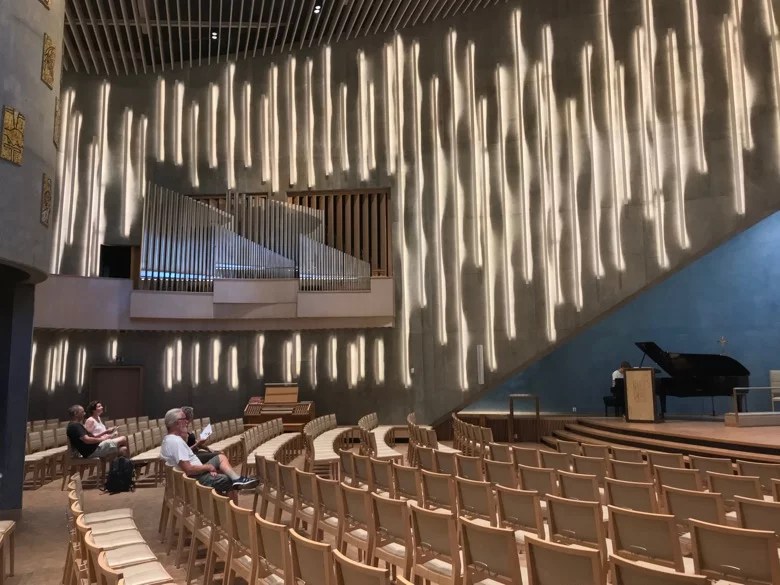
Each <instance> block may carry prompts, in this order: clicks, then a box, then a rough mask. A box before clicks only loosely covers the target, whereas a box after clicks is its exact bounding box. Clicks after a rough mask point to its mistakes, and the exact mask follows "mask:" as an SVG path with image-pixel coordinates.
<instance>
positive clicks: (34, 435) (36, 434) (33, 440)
mask: <svg viewBox="0 0 780 585" xmlns="http://www.w3.org/2000/svg"><path fill="white" fill-rule="evenodd" d="M27 442H28V444H29V451H30V453H35V452H37V451H42V450H43V437H42V436H41V431H33V432H31V433H28V435H27Z"/></svg>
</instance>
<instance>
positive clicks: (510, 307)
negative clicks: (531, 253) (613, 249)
mask: <svg viewBox="0 0 780 585" xmlns="http://www.w3.org/2000/svg"><path fill="white" fill-rule="evenodd" d="M502 76H503V72H502V70H501V67H500V66H499V67H496V111H497V118H498V178H497V180H498V183H499V188H500V193H501V217H502V218H503V226H502V228H503V229H502V230H501V256H502V264H503V266H502V268H503V278H502V280H503V283H504V287H503V291H504V320H505V323H504V326H505V328H506V334H507V338H508V339H514V338H515V337H516V335H517V331H516V328H515V295H514V291H515V267H514V264H512V247H513V244H514V241H515V234H514V228H513V223H514V210H513V205H512V202H511V201H510V199H509V196H508V192H509V188H508V185H507V176H506V150H505V147H504V145H505V144H506V139H507V124H506V115H507V114H506V112H505V109H504V85H505V84H504V81H503V80H502ZM518 140H520V141H522V140H523V138H522V137H519V138H518ZM518 147H519V149H521V150H522V148H523V146H522V144H519V145H518ZM521 172H522V170H521Z"/></svg>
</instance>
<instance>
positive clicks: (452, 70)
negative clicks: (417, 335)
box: [383, 29, 468, 391]
mask: <svg viewBox="0 0 780 585" xmlns="http://www.w3.org/2000/svg"><path fill="white" fill-rule="evenodd" d="M457 41H458V37H457V33H456V32H455V29H450V31H449V33H448V34H447V41H446V49H447V69H448V77H449V84H450V92H449V95H450V160H449V169H450V185H451V186H452V206H453V213H452V220H453V222H454V224H455V226H454V228H455V229H454V232H455V237H454V239H453V245H454V247H455V274H454V278H453V279H452V281H451V282H452V292H453V295H452V297H453V302H454V303H455V307H456V309H455V310H456V315H457V325H456V328H455V331H456V333H457V335H456V345H457V352H458V386H459V387H460V389H461V390H464V391H465V390H467V389H468V373H467V371H466V359H467V357H468V356H467V355H466V352H467V347H468V340H467V338H466V335H467V333H466V331H467V330H466V323H465V315H464V314H463V297H462V293H461V287H462V282H461V278H462V276H461V275H462V274H463V250H465V249H466V242H465V240H464V237H465V234H464V230H463V210H464V209H465V201H464V196H463V191H464V189H463V185H461V182H460V173H459V171H458V163H459V161H458V120H459V119H460V116H461V115H462V113H463V104H462V98H461V91H460V85H459V81H458V69H457V59H456V55H455V47H456V46H457ZM383 347H384V346H383Z"/></svg>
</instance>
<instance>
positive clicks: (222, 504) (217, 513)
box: [203, 489, 234, 583]
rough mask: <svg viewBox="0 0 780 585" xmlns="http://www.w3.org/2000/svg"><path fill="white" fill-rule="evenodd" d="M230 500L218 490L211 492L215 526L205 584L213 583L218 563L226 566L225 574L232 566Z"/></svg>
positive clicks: (207, 560) (210, 544)
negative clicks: (220, 562)
mask: <svg viewBox="0 0 780 585" xmlns="http://www.w3.org/2000/svg"><path fill="white" fill-rule="evenodd" d="M229 502H230V498H228V497H227V496H221V495H219V494H218V493H217V491H216V490H214V489H212V490H211V509H212V515H213V521H214V523H213V525H212V530H211V542H210V543H209V549H208V552H207V553H206V572H205V574H204V577H203V582H204V583H211V582H212V581H213V578H214V573H216V567H217V562H219V561H222V562H223V563H224V564H225V572H227V570H228V567H229V566H230V561H231V559H232V556H233V548H234V547H233V539H232V538H231V536H230V504H229Z"/></svg>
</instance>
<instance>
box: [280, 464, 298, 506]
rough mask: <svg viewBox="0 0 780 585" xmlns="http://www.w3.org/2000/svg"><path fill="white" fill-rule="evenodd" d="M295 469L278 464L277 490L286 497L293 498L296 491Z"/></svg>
mask: <svg viewBox="0 0 780 585" xmlns="http://www.w3.org/2000/svg"><path fill="white" fill-rule="evenodd" d="M295 472H296V468H295V467H294V466H292V465H284V464H282V463H280V464H279V489H280V490H281V492H282V494H284V495H285V496H287V497H290V498H294V497H295V493H296V491H297V489H296V486H295Z"/></svg>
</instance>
